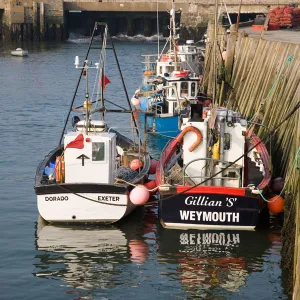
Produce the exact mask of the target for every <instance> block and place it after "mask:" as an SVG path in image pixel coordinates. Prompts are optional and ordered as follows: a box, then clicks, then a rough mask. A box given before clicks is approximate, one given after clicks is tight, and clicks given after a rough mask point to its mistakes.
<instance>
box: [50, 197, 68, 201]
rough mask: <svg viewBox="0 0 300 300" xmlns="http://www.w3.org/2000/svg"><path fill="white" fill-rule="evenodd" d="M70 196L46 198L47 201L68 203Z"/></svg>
mask: <svg viewBox="0 0 300 300" xmlns="http://www.w3.org/2000/svg"><path fill="white" fill-rule="evenodd" d="M68 200H69V197H68V196H53V197H45V201H68Z"/></svg>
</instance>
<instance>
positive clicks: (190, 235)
mask: <svg viewBox="0 0 300 300" xmlns="http://www.w3.org/2000/svg"><path fill="white" fill-rule="evenodd" d="M158 222H159V221H158V219H157V208H156V207H147V208H144V209H138V210H137V211H135V212H133V214H132V215H130V216H129V217H128V218H125V219H124V220H123V221H122V223H119V224H116V225H110V226H108V227H105V226H102V227H91V226H90V227H82V226H80V227H78V226H72V227H66V226H65V227H59V226H53V225H45V224H41V223H40V222H39V223H38V226H37V230H36V234H37V239H36V247H37V250H38V251H37V254H36V256H35V261H36V262H35V273H34V276H36V277H39V278H43V279H50V280H51V283H50V284H51V285H56V284H58V285H59V286H60V287H61V288H62V290H63V291H62V292H63V293H67V294H70V296H71V297H74V299H157V300H160V299H163V300H165V299H166V300H169V299H222V300H225V299H256V296H257V293H258V291H259V293H260V295H261V298H260V299H274V297H273V298H272V296H274V293H273V292H274V291H278V289H280V283H278V284H276V283H275V285H274V282H276V280H278V277H276V276H278V272H279V271H278V270H277V271H276V270H275V271H274V268H277V267H278V268H279V266H278V265H279V261H280V248H281V242H280V233H277V232H270V231H202V230H175V229H172V230H170V229H164V228H163V227H162V226H161V225H160V224H159V223H158ZM276 272H277V273H276ZM276 274H277V275H276ZM44 284H45V282H44ZM48 284H49V283H47V285H48ZM254 287H255V288H254ZM258 287H261V288H258ZM262 287H263V288H262ZM272 290H273V292H272ZM150 291H151V292H150ZM53 293H55V294H53V297H54V298H53V297H52V298H53V299H66V298H65V297H66V295H65V294H63V295H60V296H61V297H62V298H58V295H57V290H55V289H54V291H53ZM251 293H253V294H251ZM264 293H265V294H264ZM272 293H273V294H272ZM270 295H271V296H270ZM49 296H51V295H49ZM269 296H270V297H269ZM52 298H51V299H52Z"/></svg>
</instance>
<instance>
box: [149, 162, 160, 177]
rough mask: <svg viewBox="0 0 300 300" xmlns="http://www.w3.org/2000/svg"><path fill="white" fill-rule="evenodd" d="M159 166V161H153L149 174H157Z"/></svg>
mask: <svg viewBox="0 0 300 300" xmlns="http://www.w3.org/2000/svg"><path fill="white" fill-rule="evenodd" d="M157 166H158V161H157V160H156V159H151V162H150V169H149V174H155V172H156V168H157Z"/></svg>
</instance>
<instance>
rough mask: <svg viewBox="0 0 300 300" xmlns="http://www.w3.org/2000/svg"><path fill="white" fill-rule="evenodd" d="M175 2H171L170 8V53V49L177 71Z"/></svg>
mask: <svg viewBox="0 0 300 300" xmlns="http://www.w3.org/2000/svg"><path fill="white" fill-rule="evenodd" d="M175 13H176V12H175V2H174V0H172V8H171V10H170V53H172V47H173V48H174V62H175V68H176V70H177V49H176V42H175V35H176V28H175Z"/></svg>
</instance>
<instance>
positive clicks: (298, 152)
mask: <svg viewBox="0 0 300 300" xmlns="http://www.w3.org/2000/svg"><path fill="white" fill-rule="evenodd" d="M299 108H300V102H298V103H297V104H296V106H295V107H294V108H293V109H292V111H291V112H290V113H289V114H288V115H287V116H286V117H285V118H284V119H283V120H282V121H281V122H280V123H279V124H278V125H277V126H276V127H275V128H274V129H273V130H271V131H270V134H269V135H268V136H267V137H266V141H268V140H269V137H270V136H271V135H272V134H273V133H274V132H276V131H277V129H278V128H280V127H281V126H282V125H283V124H284V123H285V122H286V121H288V120H289V119H290V118H291V116H292V115H293V114H294V113H295V112H296V111H297V110H298V109H299ZM262 142H263V139H261V140H260V141H259V142H257V143H256V144H255V145H254V146H252V147H251V148H250V149H249V150H248V151H247V152H246V153H244V154H243V155H241V156H240V157H238V158H237V159H236V160H235V161H233V162H231V163H229V164H228V165H227V166H226V167H225V168H224V169H222V170H220V171H219V172H217V173H215V174H213V175H212V176H210V177H209V178H207V179H205V180H203V181H202V182H200V183H198V184H195V185H194V186H191V187H189V188H187V189H185V190H184V191H182V192H180V193H178V194H176V195H171V196H169V197H166V198H164V199H158V200H156V201H151V202H148V203H146V204H141V205H137V206H147V205H152V204H155V203H158V202H159V201H162V200H169V199H172V198H174V197H176V196H178V195H182V194H185V193H186V192H188V191H191V190H193V189H195V188H196V187H198V186H200V185H202V184H204V183H206V182H207V181H209V180H211V179H213V178H214V177H216V176H217V175H219V174H221V173H222V172H223V171H224V170H226V169H228V168H229V167H231V166H232V165H234V164H235V163H237V162H238V161H239V160H240V159H242V158H243V157H245V156H246V155H247V154H248V153H249V152H251V151H252V150H253V149H254V148H256V147H257V146H258V145H259V144H261V143H262ZM299 155H300V148H299V149H298V151H297V154H296V157H295V160H294V164H295V163H296V166H297V169H299V167H298V161H299V159H298V156H299ZM294 164H293V165H294ZM57 187H59V188H61V189H63V190H65V191H67V192H68V193H71V194H74V195H76V196H78V197H81V198H83V199H86V200H89V201H92V202H96V203H101V204H106V205H113V206H127V204H114V203H106V202H103V201H98V200H94V199H91V198H89V197H86V196H83V195H80V194H78V193H75V192H72V191H71V190H70V189H68V188H66V187H64V186H62V185H59V184H57Z"/></svg>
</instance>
